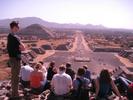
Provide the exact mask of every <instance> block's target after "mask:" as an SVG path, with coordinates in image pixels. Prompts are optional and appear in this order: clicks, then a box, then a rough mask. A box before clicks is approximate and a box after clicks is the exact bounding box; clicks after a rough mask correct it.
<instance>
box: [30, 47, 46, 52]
mask: <svg viewBox="0 0 133 100" xmlns="http://www.w3.org/2000/svg"><path fill="white" fill-rule="evenodd" d="M31 50H33V51H34V52H36V53H37V54H44V53H45V50H44V49H43V48H40V47H32V48H31Z"/></svg>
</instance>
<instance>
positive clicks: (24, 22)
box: [0, 17, 106, 29]
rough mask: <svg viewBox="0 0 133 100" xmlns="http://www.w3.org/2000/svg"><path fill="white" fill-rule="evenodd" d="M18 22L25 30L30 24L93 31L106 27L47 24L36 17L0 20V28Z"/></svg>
mask: <svg viewBox="0 0 133 100" xmlns="http://www.w3.org/2000/svg"><path fill="white" fill-rule="evenodd" d="M14 20H15V21H18V22H19V23H20V26H21V27H22V28H25V27H27V26H29V25H31V24H40V25H43V26H46V27H48V28H75V29H76V28H79V29H80V28H83V29H87V28H88V29H89V28H93V29H95V28H96V29H104V28H106V27H104V26H103V25H92V24H86V25H83V24H79V23H64V24H61V23H57V22H49V21H45V20H43V19H41V18H38V17H23V18H11V19H1V20H0V27H4V28H8V27H9V23H10V22H11V21H14Z"/></svg>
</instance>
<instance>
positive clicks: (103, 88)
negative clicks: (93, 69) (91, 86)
mask: <svg viewBox="0 0 133 100" xmlns="http://www.w3.org/2000/svg"><path fill="white" fill-rule="evenodd" d="M95 86H96V98H97V100H102V99H103V100H108V97H109V96H110V93H111V92H112V91H111V89H112V90H113V91H114V92H115V93H116V95H117V96H119V98H120V99H121V95H120V93H119V91H118V89H117V87H116V85H115V83H114V81H113V80H112V79H111V76H110V73H109V71H108V70H107V69H103V70H102V71H101V73H100V76H99V77H98V78H97V79H96V80H95Z"/></svg>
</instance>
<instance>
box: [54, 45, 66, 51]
mask: <svg viewBox="0 0 133 100" xmlns="http://www.w3.org/2000/svg"><path fill="white" fill-rule="evenodd" d="M55 50H68V46H67V44H61V45H59V46H57V47H56V48H55Z"/></svg>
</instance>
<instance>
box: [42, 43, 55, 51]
mask: <svg viewBox="0 0 133 100" xmlns="http://www.w3.org/2000/svg"><path fill="white" fill-rule="evenodd" d="M41 47H42V48H43V49H44V50H52V49H53V48H52V46H51V45H48V44H46V45H42V46H41Z"/></svg>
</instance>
